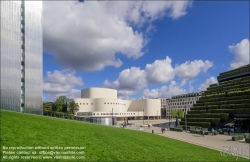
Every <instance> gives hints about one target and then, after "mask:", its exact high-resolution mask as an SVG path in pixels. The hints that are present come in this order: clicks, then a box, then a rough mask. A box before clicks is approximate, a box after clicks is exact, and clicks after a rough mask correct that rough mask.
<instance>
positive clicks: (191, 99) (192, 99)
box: [167, 97, 199, 103]
mask: <svg viewBox="0 0 250 162" xmlns="http://www.w3.org/2000/svg"><path fill="white" fill-rule="evenodd" d="M196 100H199V97H195V98H186V99H175V100H167V102H168V103H169V102H180V101H196Z"/></svg>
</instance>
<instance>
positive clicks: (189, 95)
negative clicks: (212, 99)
mask: <svg viewBox="0 0 250 162" xmlns="http://www.w3.org/2000/svg"><path fill="white" fill-rule="evenodd" d="M201 95H202V92H200V93H193V94H186V95H182V96H174V97H172V98H173V99H177V98H187V97H195V96H201Z"/></svg>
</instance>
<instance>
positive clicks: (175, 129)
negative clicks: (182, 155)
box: [170, 127, 183, 132]
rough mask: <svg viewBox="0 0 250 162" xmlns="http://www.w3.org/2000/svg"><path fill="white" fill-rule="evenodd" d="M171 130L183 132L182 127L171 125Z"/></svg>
mask: <svg viewBox="0 0 250 162" xmlns="http://www.w3.org/2000/svg"><path fill="white" fill-rule="evenodd" d="M170 130H171V131H177V132H182V131H183V129H182V128H173V127H170Z"/></svg>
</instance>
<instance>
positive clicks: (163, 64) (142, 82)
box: [104, 56, 212, 98]
mask: <svg viewBox="0 0 250 162" xmlns="http://www.w3.org/2000/svg"><path fill="white" fill-rule="evenodd" d="M171 62H172V61H171V59H170V58H169V57H168V56H167V57H166V59H164V60H156V61H154V62H153V63H152V64H147V65H146V67H145V70H143V69H140V68H138V67H131V68H130V69H125V70H123V71H121V72H120V74H119V76H118V79H117V80H115V81H113V82H110V81H108V80H105V81H104V87H106V88H113V89H117V91H118V96H119V97H121V98H129V96H130V95H133V94H136V93H137V92H138V91H140V90H142V89H143V88H146V87H147V85H148V84H166V83H168V82H170V81H172V82H171V84H170V87H169V88H170V90H171V89H173V88H174V85H176V86H177V84H176V83H175V82H173V80H174V77H175V73H177V75H178V76H179V78H180V79H182V81H181V83H180V85H178V87H183V86H184V85H185V84H186V83H187V79H191V78H194V77H195V76H197V75H198V74H199V73H201V72H206V71H207V69H209V68H210V67H212V63H211V62H210V61H204V62H203V61H202V60H198V61H197V60H194V61H192V62H185V63H183V64H181V65H180V66H176V67H175V69H173V67H172V65H171ZM192 82H193V81H189V91H190V92H192V91H193V89H194V87H193V86H192ZM163 88H164V87H163ZM160 90H161V89H153V90H151V91H150V90H144V93H145V94H147V95H146V96H151V97H152V96H166V95H167V94H168V93H165V92H164V93H163V92H162V93H160V92H161V91H160ZM175 90H176V92H177V93H178V94H179V92H183V91H182V89H180V90H179V89H175ZM172 93H174V92H172V91H171V94H172Z"/></svg>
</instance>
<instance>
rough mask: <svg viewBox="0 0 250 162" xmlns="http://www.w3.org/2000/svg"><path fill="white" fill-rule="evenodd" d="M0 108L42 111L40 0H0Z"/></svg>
mask: <svg viewBox="0 0 250 162" xmlns="http://www.w3.org/2000/svg"><path fill="white" fill-rule="evenodd" d="M0 7H1V9H0V14H1V28H0V30H1V40H0V41H1V42H0V45H1V55H0V56H1V57H0V59H1V60H0V78H1V79H0V99H1V101H0V108H1V109H5V110H12V111H18V112H26V113H34V114H43V109H42V59H43V58H42V51H43V35H42V1H24V0H21V1H0Z"/></svg>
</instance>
